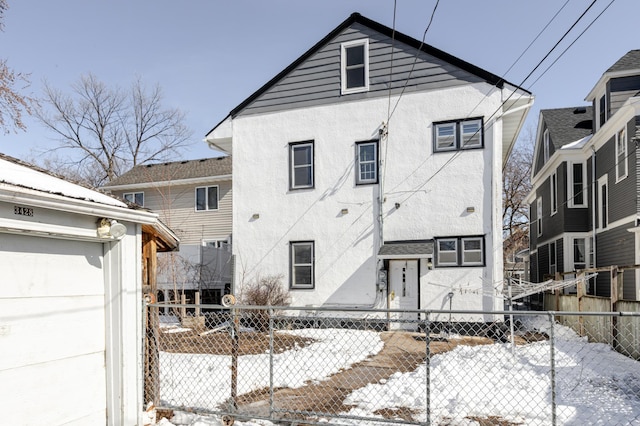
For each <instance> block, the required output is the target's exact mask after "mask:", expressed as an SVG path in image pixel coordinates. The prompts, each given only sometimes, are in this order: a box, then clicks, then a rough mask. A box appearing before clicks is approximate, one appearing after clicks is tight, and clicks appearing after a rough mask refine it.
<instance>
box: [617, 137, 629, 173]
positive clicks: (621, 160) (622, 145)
mask: <svg viewBox="0 0 640 426" xmlns="http://www.w3.org/2000/svg"><path fill="white" fill-rule="evenodd" d="M627 174H628V169H627V132H626V130H625V129H622V130H620V131H619V132H618V133H616V183H617V182H619V181H621V180H622V179H624V178H626V177H627Z"/></svg>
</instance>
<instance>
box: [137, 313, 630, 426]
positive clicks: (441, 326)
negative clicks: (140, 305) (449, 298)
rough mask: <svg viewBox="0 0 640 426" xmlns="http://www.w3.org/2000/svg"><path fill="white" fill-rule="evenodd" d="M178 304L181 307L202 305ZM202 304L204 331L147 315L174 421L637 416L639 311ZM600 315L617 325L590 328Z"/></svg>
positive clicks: (149, 388)
mask: <svg viewBox="0 0 640 426" xmlns="http://www.w3.org/2000/svg"><path fill="white" fill-rule="evenodd" d="M165 306H167V305H164V304H153V305H148V309H149V310H150V311H149V312H150V314H151V316H155V315H158V312H164V311H165V309H164V307H165ZM173 306H174V307H175V305H173ZM183 307H184V308H186V309H183V310H180V309H176V310H173V312H176V313H181V312H185V311H186V316H187V317H188V316H190V315H194V314H195V309H194V306H191V305H187V306H183ZM200 308H201V312H202V315H203V316H204V324H205V325H204V326H201V327H197V328H188V327H185V326H184V325H183V323H185V322H188V323H190V324H198V323H200V324H201V323H202V321H200V322H198V321H184V320H185V319H186V318H180V316H179V315H159V316H158V318H159V321H150V322H149V324H159V325H158V326H156V327H153V328H152V329H151V327H150V329H149V330H148V332H147V339H148V340H152V341H153V343H154V344H149V345H148V347H157V348H158V353H157V354H155V356H148V357H147V359H148V360H149V361H148V363H147V364H149V363H152V364H153V365H151V366H150V365H147V366H146V369H145V371H146V372H147V373H149V372H154V371H156V372H157V377H155V378H151V379H148V380H147V383H146V388H145V396H146V399H147V401H150V402H154V403H155V405H156V407H159V408H161V409H162V410H161V411H159V414H160V415H164V416H166V417H167V418H169V420H170V419H171V416H172V415H179V414H181V413H183V412H190V413H199V414H200V415H203V416H214V417H215V416H218V417H220V416H228V417H227V419H228V418H235V419H240V420H248V419H262V420H261V423H260V424H269V423H268V422H276V423H279V422H282V421H286V422H289V423H290V424H305V425H306V424H332V425H388V424H392V425H400V424H412V425H458V424H464V425H478V424H479V425H489V424H492V425H498V424H500V425H515V424H535V425H546V424H549V425H565V424H566V425H569V424H606V425H618V424H619V425H626V424H640V363H639V362H638V361H637V359H638V353H637V351H638V348H639V347H640V340H639V337H640V336H639V335H638V333H637V324H638V323H639V322H640V313H637V312H636V313H631V312H628V313H622V314H621V313H619V312H618V313H615V314H612V313H586V312H583V313H575V312H551V313H549V312H523V311H518V312H515V313H514V312H507V311H505V312H488V311H486V312H485V311H473V312H472V311H448V310H447V311H394V310H390V311H382V310H376V311H373V310H349V311H346V310H342V311H337V310H330V309H322V308H314V310H313V311H310V310H309V308H293V307H287V308H276V307H247V306H237V305H236V306H234V307H232V308H223V307H221V306H217V305H216V306H213V305H211V306H204V305H201V306H200ZM189 312H193V313H192V314H189ZM511 315H513V318H514V320H513V327H511V324H510V322H509V320H510V318H512V316H511ZM470 318H492V319H495V320H492V322H474V321H470V320H469V319H470ZM565 320H566V321H567V323H571V325H572V327H569V326H566V325H563V324H561V323H560V322H559V321H565ZM592 322H593V323H598V322H605V323H607V324H608V325H609V326H610V327H609V328H608V329H607V330H608V331H609V333H608V334H607V335H606V336H602V335H600V334H595V335H591V334H590V333H591V330H592V327H591V326H590V325H589V324H591V323H592ZM576 327H577V328H576ZM633 327H635V330H636V331H635V334H633V335H632V334H629V333H625V332H623V330H625V329H627V328H633ZM574 329H577V330H578V331H574ZM511 330H513V333H512V332H511ZM593 330H598V332H597V333H601V332H602V330H601V328H597V327H596V328H593ZM628 336H633V337H628ZM627 338H629V339H632V341H630V342H624V341H623V339H627ZM603 342H604V343H603ZM612 345H613V346H612ZM614 347H615V349H616V350H614ZM625 348H632V349H631V350H626V349H625ZM176 424H177V423H176ZM198 424H200V423H198ZM202 424H209V423H206V422H203V423H202ZM216 424H217V423H216Z"/></svg>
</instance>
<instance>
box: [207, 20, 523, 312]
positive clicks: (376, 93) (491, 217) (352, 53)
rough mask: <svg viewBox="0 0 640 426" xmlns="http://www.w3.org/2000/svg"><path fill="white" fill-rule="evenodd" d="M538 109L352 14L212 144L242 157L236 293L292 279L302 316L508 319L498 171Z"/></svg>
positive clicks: (237, 159) (470, 68)
mask: <svg viewBox="0 0 640 426" xmlns="http://www.w3.org/2000/svg"><path fill="white" fill-rule="evenodd" d="M532 102H533V96H532V95H531V93H529V92H528V91H526V90H523V89H521V88H519V87H517V86H515V85H513V84H510V83H508V82H506V81H504V80H503V79H502V78H500V77H499V76H497V75H494V74H492V73H490V72H487V71H485V70H483V69H481V68H479V67H477V66H474V65H472V64H470V63H468V62H465V61H464V60H461V59H459V58H456V57H454V56H452V55H450V54H448V53H446V52H443V51H441V50H438V49H436V48H435V47H432V46H430V45H426V44H422V43H421V42H420V41H419V40H416V39H414V38H412V37H409V36H407V35H404V34H402V33H400V32H398V31H395V32H394V31H393V30H392V29H391V28H389V27H386V26H384V25H381V24H380V23H377V22H374V21H372V20H370V19H367V18H365V17H363V16H361V15H359V14H353V15H351V16H350V17H349V18H348V19H347V20H345V21H344V22H343V23H342V24H340V25H339V26H338V27H337V28H335V29H334V30H333V31H331V32H330V33H329V34H328V35H327V36H326V37H325V38H323V39H322V40H321V41H319V42H318V43H317V44H316V45H315V46H313V47H312V48H311V49H310V50H308V51H307V52H306V53H304V54H303V55H302V56H300V57H299V58H298V59H297V60H296V61H295V62H293V63H292V64H291V65H289V66H288V67H287V68H285V69H284V70H283V71H282V72H281V73H279V74H278V75H277V76H275V77H274V78H273V79H272V80H271V81H269V82H268V83H266V84H265V85H264V86H263V87H262V88H260V89H259V90H258V91H256V92H255V93H254V94H252V95H251V96H250V97H249V98H247V99H246V100H245V101H244V102H242V103H241V104H240V105H238V106H237V107H236V108H234V109H233V110H232V111H231V112H230V114H229V115H228V116H227V117H226V118H224V119H223V120H222V121H221V122H220V123H219V124H217V125H216V126H215V127H214V128H213V129H212V130H211V131H210V132H209V133H208V134H207V135H206V142H208V143H209V144H210V146H211V147H213V148H215V149H218V150H223V151H225V152H227V153H230V154H232V155H233V157H234V161H233V193H234V201H233V238H234V246H233V253H234V255H235V257H236V259H235V265H236V266H235V282H236V288H237V290H236V292H237V293H241V292H242V286H243V285H246V284H247V283H250V282H251V281H252V280H255V279H256V277H259V276H264V275H274V274H277V275H280V274H281V275H282V276H283V277H284V281H285V283H286V285H288V288H289V290H290V293H291V296H292V301H293V304H294V305H296V306H324V307H327V306H331V307H360V308H364V307H381V308H387V307H388V308H401V309H418V308H419V309H449V307H450V306H451V307H452V308H453V309H485V310H494V309H496V308H499V309H502V306H503V303H502V300H501V297H500V294H501V285H502V278H503V277H502V274H503V273H502V270H503V268H502V235H501V229H502V226H501V182H502V181H501V172H502V168H503V165H504V163H505V160H506V158H507V157H508V155H509V153H510V150H511V148H512V146H513V144H514V143H515V141H516V138H517V136H518V134H519V131H520V129H521V126H522V124H523V122H524V119H525V117H526V115H527V113H528V111H529V108H530V106H531V104H532ZM413 315H415V314H413Z"/></svg>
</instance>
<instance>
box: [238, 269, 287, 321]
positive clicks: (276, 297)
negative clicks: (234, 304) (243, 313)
mask: <svg viewBox="0 0 640 426" xmlns="http://www.w3.org/2000/svg"><path fill="white" fill-rule="evenodd" d="M282 278H283V277H282V275H268V276H266V277H257V278H256V279H255V280H254V281H253V282H251V283H249V284H248V285H246V286H245V287H244V289H243V292H242V299H241V301H242V303H243V304H245V305H254V306H288V305H289V304H290V303H291V296H290V295H289V292H288V291H287V290H286V289H285V288H284V286H283V285H282ZM248 316H249V320H250V322H251V325H252V326H253V327H255V328H256V329H257V330H258V331H266V330H267V329H268V328H269V312H268V311H267V310H266V309H256V310H250V311H249V312H248Z"/></svg>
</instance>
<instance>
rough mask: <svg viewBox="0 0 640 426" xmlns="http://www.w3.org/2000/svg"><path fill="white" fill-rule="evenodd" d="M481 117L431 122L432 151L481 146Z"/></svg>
mask: <svg viewBox="0 0 640 426" xmlns="http://www.w3.org/2000/svg"><path fill="white" fill-rule="evenodd" d="M482 128H483V124H482V118H471V119H467V120H454V121H446V122H440V123H433V151H434V152H443V151H457V150H461V149H475V148H482V147H483V145H484V137H483V130H482Z"/></svg>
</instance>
